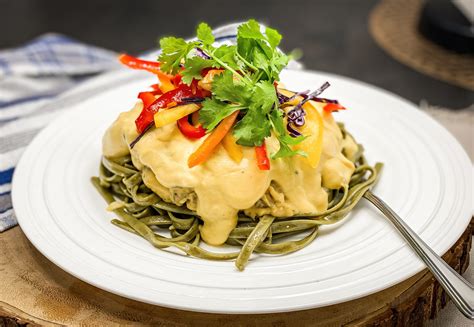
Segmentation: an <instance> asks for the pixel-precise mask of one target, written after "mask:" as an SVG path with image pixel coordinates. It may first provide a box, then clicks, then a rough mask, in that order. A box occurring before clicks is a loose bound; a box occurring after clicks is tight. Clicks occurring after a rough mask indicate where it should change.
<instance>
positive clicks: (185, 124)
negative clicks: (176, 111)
mask: <svg viewBox="0 0 474 327" xmlns="http://www.w3.org/2000/svg"><path fill="white" fill-rule="evenodd" d="M188 117H189V116H186V117H183V118H181V119H179V120H178V128H179V130H180V131H181V133H183V135H184V136H186V137H187V138H190V139H199V138H201V137H203V136H204V135H206V130H205V129H204V127H202V126H201V125H197V126H193V125H191V124H190V123H189V120H188Z"/></svg>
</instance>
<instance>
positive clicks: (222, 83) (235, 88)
mask: <svg viewBox="0 0 474 327" xmlns="http://www.w3.org/2000/svg"><path fill="white" fill-rule="evenodd" d="M251 93H252V89H251V88H249V86H247V85H245V84H244V83H242V82H241V81H239V80H234V75H233V74H232V72H230V71H228V70H226V71H224V72H223V73H222V74H219V75H218V76H215V77H214V79H213V81H212V94H213V95H214V97H215V98H217V99H219V100H221V101H228V102H232V103H238V104H241V105H243V106H247V105H248V104H249V100H250V99H249V96H250V95H251Z"/></svg>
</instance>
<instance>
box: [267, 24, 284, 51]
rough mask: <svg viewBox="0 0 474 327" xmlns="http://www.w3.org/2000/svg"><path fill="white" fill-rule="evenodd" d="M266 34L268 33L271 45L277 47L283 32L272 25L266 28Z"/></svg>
mask: <svg viewBox="0 0 474 327" xmlns="http://www.w3.org/2000/svg"><path fill="white" fill-rule="evenodd" d="M265 34H266V35H267V40H268V43H270V46H271V47H272V48H274V49H275V48H276V47H277V46H278V45H279V44H280V41H281V34H280V33H278V31H277V30H275V29H273V28H271V27H267V28H266V29H265Z"/></svg>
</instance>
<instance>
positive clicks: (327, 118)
mask: <svg viewBox="0 0 474 327" xmlns="http://www.w3.org/2000/svg"><path fill="white" fill-rule="evenodd" d="M313 105H314V106H315V107H316V108H317V110H318V111H319V112H320V114H321V115H322V117H323V121H324V134H323V149H322V155H321V159H320V161H319V165H318V167H317V168H312V167H311V166H310V165H309V164H308V162H307V160H306V159H305V158H302V157H299V156H295V157H291V158H285V159H277V160H272V161H271V169H270V170H268V171H262V170H259V168H258V167H257V163H256V159H255V152H254V149H253V148H250V147H243V148H244V158H243V159H242V161H241V162H240V163H239V164H237V163H235V162H234V161H233V160H232V159H231V158H230V157H229V156H228V154H227V153H226V151H225V150H224V148H223V147H222V146H221V145H219V146H218V148H217V150H216V151H215V152H214V154H213V155H212V156H211V158H210V159H209V160H208V161H206V162H205V163H204V164H202V165H199V166H196V167H194V168H188V164H187V160H188V157H189V156H190V154H191V153H193V152H194V151H195V150H196V149H197V148H198V146H199V145H200V144H201V143H202V142H203V141H204V139H205V137H203V138H201V139H199V140H189V139H187V138H186V137H184V136H183V135H182V134H181V132H180V131H179V129H178V128H177V126H176V124H170V125H167V126H164V127H161V128H156V129H153V130H151V131H149V132H148V133H146V134H145V135H144V136H143V138H142V139H141V140H140V141H139V142H138V143H137V144H136V145H135V147H134V148H133V149H131V150H130V148H129V144H130V142H132V141H133V140H134V139H135V138H136V137H137V132H136V128H135V119H136V118H137V116H138V115H139V113H140V112H141V109H142V104H141V102H139V103H137V104H136V105H135V107H134V108H133V109H132V110H130V111H128V112H124V113H121V114H120V115H119V117H118V118H117V120H116V121H115V122H114V123H113V124H112V126H110V127H109V129H108V130H107V131H106V133H105V135H104V137H103V154H104V156H106V157H109V158H116V157H121V156H124V155H127V154H128V153H131V156H132V160H133V163H134V165H135V166H136V167H137V168H138V169H139V170H141V171H142V176H143V181H144V183H145V184H146V185H147V186H148V187H149V188H150V189H151V190H152V191H153V192H155V193H156V194H158V195H159V196H160V197H161V198H163V199H164V200H165V201H169V202H175V203H176V202H178V204H186V205H187V206H188V207H189V208H190V209H192V210H196V211H197V213H198V215H199V216H200V217H201V219H202V220H203V222H204V224H203V226H202V229H201V235H202V238H203V240H204V241H205V242H206V243H208V244H211V245H220V244H223V243H224V242H225V241H226V240H227V237H228V235H229V233H230V232H231V231H232V229H233V228H234V227H235V226H236V224H237V213H238V211H239V210H244V211H245V213H246V214H248V215H250V216H260V215H263V214H272V215H274V216H280V217H281V216H291V215H294V214H297V213H317V212H322V211H324V210H326V209H327V206H328V194H327V191H326V190H325V188H326V189H338V188H340V187H341V186H343V185H345V184H347V183H348V182H349V180H350V177H351V175H352V173H353V171H354V165H353V164H352V162H351V161H349V160H348V159H347V158H346V157H345V156H344V155H343V153H342V150H343V149H344V152H345V153H353V152H355V151H356V150H357V145H356V144H355V143H354V141H353V140H352V138H345V139H343V137H342V133H341V131H340V129H339V127H338V126H337V124H336V122H335V121H334V119H333V118H332V115H326V114H323V112H322V105H321V104H319V103H313ZM266 144H267V149H268V152H269V153H273V152H275V151H276V150H278V141H277V139H276V138H275V137H270V138H268V139H266ZM192 190H194V192H195V193H194V192H192Z"/></svg>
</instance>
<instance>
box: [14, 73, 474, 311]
mask: <svg viewBox="0 0 474 327" xmlns="http://www.w3.org/2000/svg"><path fill="white" fill-rule="evenodd" d="M117 72H119V73H123V72H122V71H115V72H112V73H108V74H104V75H102V76H98V77H96V78H93V79H92V80H90V81H87V82H85V83H83V84H82V85H80V86H78V87H76V88H73V89H72V90H69V91H67V94H65V96H64V97H62V100H64V99H65V98H67V97H68V96H70V97H74V96H76V95H77V93H80V92H79V91H80V90H82V89H84V88H87V86H90V85H94V84H95V83H98V82H99V81H101V80H102V79H104V81H105V82H106V84H111V83H113V79H112V77H113V76H114V74H116V73H117ZM291 72H292V73H295V74H301V73H302V74H309V75H313V76H320V75H321V74H322V75H324V76H325V77H328V78H331V77H335V78H337V79H341V80H343V81H346V82H349V83H354V84H357V85H362V86H364V87H366V88H370V89H372V90H374V91H376V92H378V93H381V94H383V95H384V96H388V97H392V98H395V99H396V100H399V101H402V102H404V103H405V104H406V105H407V106H409V107H411V108H412V109H414V110H415V111H416V112H417V113H419V114H421V115H423V116H424V118H425V119H426V118H427V119H428V120H430V121H431V123H432V124H435V125H436V126H437V128H441V129H443V130H444V131H445V132H446V133H447V134H449V135H450V138H451V140H450V143H452V144H456V147H457V149H456V152H458V153H459V154H460V155H461V156H464V159H465V160H463V161H465V162H469V163H470V160H469V158H468V156H467V153H466V151H465V150H464V148H463V147H462V146H461V145H460V144H459V142H458V141H457V140H456V138H455V137H454V136H453V135H452V134H451V133H450V132H449V131H448V130H447V129H446V128H445V127H444V126H442V125H441V124H440V123H438V122H437V121H436V120H435V119H433V118H432V117H430V116H429V115H427V114H426V113H424V112H423V111H421V110H419V108H417V107H416V105H415V104H414V103H412V102H411V101H409V100H407V99H404V98H402V97H401V96H399V95H397V94H394V93H392V92H390V91H387V90H384V89H382V88H380V87H377V86H374V85H371V84H369V83H366V82H363V81H359V80H356V79H353V78H350V77H346V76H341V75H336V74H332V73H327V72H324V71H312V70H302V71H295V70H291ZM124 76H131V74H126V75H124ZM137 77H138V75H137ZM142 78H143V79H145V78H144V77H141V76H140V78H137V79H138V80H140V79H142ZM115 86H117V84H116V85H115ZM102 92H103V91H101V92H98V93H96V94H94V96H100V94H101V93H102ZM54 102H56V101H54ZM75 105H77V103H75V104H70V105H69V106H75ZM63 107H68V105H67V104H66V105H64V106H63ZM64 109H65V108H64ZM76 110H77V109H76ZM72 111H73V112H74V111H75V110H72ZM68 112H70V110H65V111H64V112H61V114H59V115H58V116H57V117H55V119H53V120H52V121H51V122H50V123H49V124H48V126H46V127H45V128H43V129H42V130H41V131H40V132H39V133H38V135H36V136H35V138H34V140H33V141H32V142H31V143H30V144H29V145H28V147H27V149H26V150H25V152H24V154H23V155H22V157H21V158H20V161H19V163H18V165H17V167H16V169H15V172H14V175H13V180H12V203H13V208H14V210H15V212H17V208H21V204H20V202H21V200H22V199H21V195H19V191H16V190H17V187H15V185H19V184H20V182H19V180H20V181H21V178H22V177H19V175H20V173H21V172H22V171H23V170H25V171H28V168H27V167H28V165H27V162H26V159H24V158H27V157H28V155H27V154H28V153H30V152H33V150H32V149H34V147H35V145H36V143H38V142H39V141H38V140H41V139H42V138H44V135H47V134H48V131H49V129H50V126H51V125H54V124H55V122H56V121H59V120H61V119H63V118H62V117H63V116H65V115H67V114H68ZM453 141H454V142H453ZM459 150H461V151H459ZM461 153H462V154H461ZM23 210H24V209H20V212H21V211H23ZM25 211H26V210H25ZM20 216H22V214H20V215H17V217H18V222H19V224H20V227H22V226H21V221H22V219H23V218H20ZM22 230H23V231H24V233H25V235H26V236H27V238H28V240H29V241H30V242H31V243H32V244H33V245H34V246H35V248H37V249H38V250H39V251H40V253H42V254H43V255H44V256H45V257H46V258H48V260H50V261H51V262H52V263H54V264H55V265H57V266H59V267H60V268H61V269H63V270H65V271H66V272H67V273H69V274H71V275H73V276H75V277H76V278H78V279H80V280H82V281H85V282H87V283H89V284H91V285H94V286H96V287H98V288H101V289H104V290H106V291H108V292H111V293H114V294H118V295H120V296H124V297H127V298H131V299H134V300H137V301H140V302H146V303H150V304H154V305H159V306H163V307H169V308H174V309H179V310H187V311H197V312H208V313H226V314H242V313H245V314H260V313H273V312H286V311H298V310H305V309H310V308H314V307H315V306H311V305H309V306H304V305H303V306H295V305H293V306H292V307H289V308H287V309H285V310H282V309H277V310H263V311H262V310H254V311H249V310H248V309H242V310H209V309H205V310H204V309H199V308H190V307H188V306H180V305H170V304H167V303H156V302H153V301H146V300H144V299H143V298H139V297H134V296H131V295H130V294H126V293H123V292H119V291H117V289H112V288H109V287H105V286H104V285H99V284H96V283H94V282H93V281H91V279H90V278H89V279H87V278H83V276H79V275H77V274H75V272H74V271H73V270H71V269H68V268H67V267H64V266H63V265H62V264H60V263H58V260H56V259H55V258H52V257H50V256H49V255H48V253H47V251H43V250H44V249H43V246H42V245H41V244H39V243H38V242H39V241H38V240H36V239H35V238H34V237H33V234H29V233H30V232H31V231H30V230H28V228H26V229H24V228H23V227H22ZM458 238H459V237H458ZM37 241H38V242H37ZM456 241H457V238H456V240H454V241H453V242H452V244H451V245H450V246H452V245H453V244H454V243H455V242H456ZM421 269H423V267H422V268H421ZM421 269H420V270H421ZM420 270H418V271H415V272H414V273H413V274H412V275H414V274H416V273H418V272H419V271H420ZM407 278H409V277H407ZM399 282H400V281H395V282H394V283H393V284H391V285H389V286H386V287H385V288H387V287H390V286H393V285H395V284H398V283H399ZM385 288H384V289H385ZM382 290H383V289H378V290H376V291H369V292H367V294H364V295H359V294H358V295H357V296H354V297H352V298H349V299H347V300H346V301H351V300H354V299H356V298H360V297H364V296H367V295H370V294H374V293H376V292H379V291H382ZM326 305H331V303H329V304H326ZM326 305H325V306H326Z"/></svg>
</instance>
